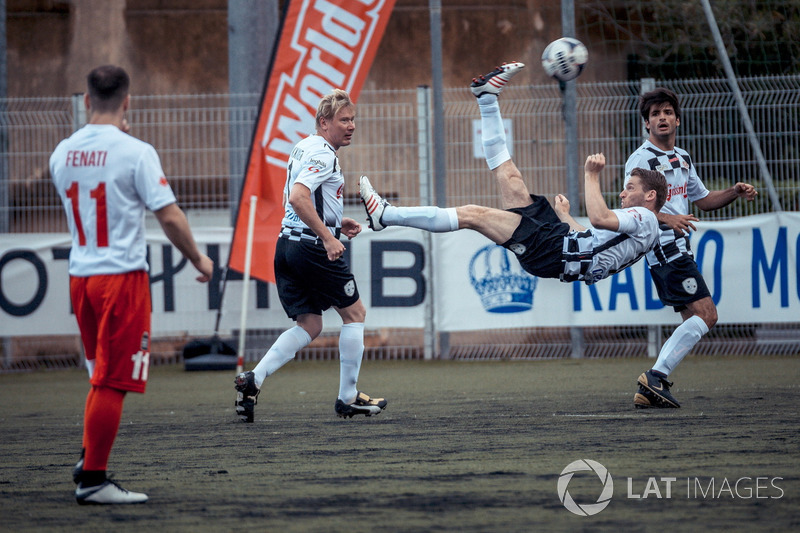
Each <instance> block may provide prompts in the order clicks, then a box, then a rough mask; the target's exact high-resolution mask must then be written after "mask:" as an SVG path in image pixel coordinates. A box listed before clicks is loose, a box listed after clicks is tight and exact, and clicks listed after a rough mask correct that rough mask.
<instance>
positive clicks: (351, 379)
mask: <svg viewBox="0 0 800 533" xmlns="http://www.w3.org/2000/svg"><path fill="white" fill-rule="evenodd" d="M363 355H364V323H363V322H351V323H350V324H342V331H341V332H340V333H339V399H340V400H342V401H343V402H344V403H347V404H349V403H353V401H354V400H355V399H356V395H358V388H357V387H356V383H358V374H359V372H360V371H361V358H362V356H363Z"/></svg>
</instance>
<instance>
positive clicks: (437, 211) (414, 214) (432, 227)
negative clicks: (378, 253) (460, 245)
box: [381, 205, 458, 233]
mask: <svg viewBox="0 0 800 533" xmlns="http://www.w3.org/2000/svg"><path fill="white" fill-rule="evenodd" d="M381 223H383V225H385V226H407V227H409V228H419V229H424V230H426V231H432V232H434V233H443V232H447V231H455V230H457V229H458V215H457V214H456V208H455V207H448V208H441V207H435V206H421V207H397V206H394V205H387V206H386V209H385V210H384V212H383V215H382V216H381Z"/></svg>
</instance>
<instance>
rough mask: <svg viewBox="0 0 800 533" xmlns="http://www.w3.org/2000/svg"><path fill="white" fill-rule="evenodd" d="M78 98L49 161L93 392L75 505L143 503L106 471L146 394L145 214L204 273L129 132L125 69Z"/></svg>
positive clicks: (165, 190) (104, 75) (91, 78)
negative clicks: (75, 126) (78, 111)
mask: <svg viewBox="0 0 800 533" xmlns="http://www.w3.org/2000/svg"><path fill="white" fill-rule="evenodd" d="M87 82H88V92H87V93H86V94H85V95H84V102H85V104H86V109H87V110H88V112H89V113H90V119H89V123H88V124H87V125H86V126H84V127H82V128H81V129H79V130H78V131H76V132H75V133H74V134H72V136H70V137H69V138H67V139H65V140H63V141H61V143H59V145H58V146H57V147H56V149H55V151H54V152H53V154H52V155H51V157H50V173H51V175H52V178H53V183H54V184H55V187H56V189H57V191H58V194H59V196H60V197H61V200H62V201H63V203H64V209H65V211H66V215H67V223H68V225H69V230H70V234H71V235H72V249H71V251H70V255H69V274H70V296H71V298H72V306H73V308H74V310H75V317H76V319H77V321H78V327H79V329H80V332H81V340H82V341H83V345H84V349H85V351H86V359H87V367H88V369H89V374H90V376H91V385H92V387H91V389H90V390H89V394H88V396H87V398H86V410H85V413H84V429H83V453H82V455H81V459H80V460H79V461H78V464H76V465H75V469H74V470H73V477H74V480H75V482H76V483H77V484H78V487H77V488H76V489H75V498H76V499H77V501H78V503H79V504H81V505H86V504H120V503H143V502H145V501H147V495H146V494H142V493H138V492H130V491H127V490H125V489H123V488H122V487H120V486H119V485H117V484H116V483H114V482H113V481H111V480H109V479H108V478H107V477H106V468H107V465H108V458H109V455H110V454H111V447H112V446H113V444H114V439H115V438H116V436H117V432H118V430H119V423H120V419H121V417H122V405H123V401H124V399H125V394H126V393H127V392H139V393H143V392H144V391H145V386H146V385H147V376H148V364H149V357H150V310H151V304H150V285H149V278H148V274H147V262H146V242H145V227H144V214H145V209H149V210H151V211H153V212H154V214H155V216H156V218H157V219H158V222H159V223H160V224H161V227H162V228H163V229H164V233H166V235H167V237H168V238H169V240H170V241H171V242H172V243H173V244H174V245H175V247H177V248H178V250H180V252H181V253H182V254H183V255H184V256H185V257H186V258H187V259H188V260H189V261H191V263H192V265H193V266H194V267H195V268H196V269H197V270H198V271H199V272H200V275H199V276H198V277H197V280H198V281H201V282H205V281H208V280H209V279H211V275H212V273H213V268H214V265H213V263H212V261H211V259H209V258H208V257H207V256H206V255H205V254H203V253H201V252H200V251H199V250H198V248H197V245H196V243H195V241H194V238H193V237H192V233H191V230H190V229H189V224H188V222H187V220H186V216H185V215H184V213H183V211H182V210H181V209H180V208H179V207H178V205H177V203H176V201H175V195H174V194H173V193H172V189H171V188H170V186H169V184H168V183H167V180H166V178H165V177H164V171H163V170H162V168H161V162H160V160H159V157H158V154H157V153H156V151H155V149H154V148H153V147H152V146H151V145H149V144H147V143H145V142H143V141H140V140H138V139H136V138H134V137H132V136H130V135H128V134H127V133H126V132H125V130H127V123H126V121H125V112H126V111H127V109H128V106H129V105H130V95H129V94H128V87H129V85H130V80H129V78H128V74H127V73H126V72H125V71H124V70H123V69H122V68H120V67H116V66H112V65H106V66H101V67H97V68H95V69H94V70H92V71H91V72H90V73H89V75H88V77H87Z"/></svg>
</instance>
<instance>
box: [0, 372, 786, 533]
mask: <svg viewBox="0 0 800 533" xmlns="http://www.w3.org/2000/svg"><path fill="white" fill-rule="evenodd" d="M651 364H652V360H647V359H604V360H553V361H538V362H493V363H459V362H423V361H404V362H372V361H366V362H365V363H364V365H363V367H362V371H361V380H360V382H359V387H360V388H361V389H362V390H364V391H365V392H367V393H368V394H371V395H374V396H385V397H386V398H387V399H388V400H389V406H388V408H387V410H386V411H385V412H384V413H382V414H381V415H379V416H376V417H371V418H363V417H360V418H354V419H351V420H342V419H339V418H336V417H335V415H334V412H333V403H334V401H335V400H336V392H337V390H338V385H337V384H338V363H336V362H318V363H317V362H302V363H291V364H289V365H287V366H285V367H284V368H282V369H281V370H280V371H279V372H278V373H277V374H275V376H273V377H271V378H269V379H268V381H267V382H266V386H265V387H264V390H263V391H262V393H261V396H260V397H259V404H258V405H257V406H256V417H255V418H256V420H255V423H254V424H243V423H240V422H238V420H237V419H236V417H235V414H234V410H233V400H234V397H235V392H234V389H233V373H232V372H184V371H183V369H182V367H178V366H172V367H156V368H152V369H151V377H150V383H149V385H148V391H147V393H146V394H145V395H136V394H130V395H128V398H127V400H126V404H125V410H124V413H123V418H122V425H121V428H120V432H119V436H118V437H117V441H116V444H115V446H114V449H113V451H112V455H111V461H110V464H109V471H110V472H111V473H112V474H113V475H114V477H115V479H116V480H118V481H119V482H120V484H121V485H122V486H123V487H126V488H129V489H131V490H134V491H141V492H145V493H147V494H148V495H149V496H150V501H149V502H147V503H146V504H144V505H137V506H113V507H112V506H109V507H82V506H78V505H77V504H76V503H75V499H74V496H73V491H74V485H73V484H72V480H71V469H72V466H73V465H74V463H75V461H76V460H77V459H78V453H79V451H80V441H81V432H82V415H83V402H84V400H85V396H86V392H87V390H88V384H87V379H86V374H85V371H79V370H72V371H54V372H37V373H31V374H11V375H0V443H1V444H2V446H1V448H2V459H0V530H2V531H14V532H23V531H37V532H41V531H108V530H114V531H137V532H140V531H163V532H182V531H186V532H206V531H208V532H218V531H237V532H241V531H280V532H284V531H290V532H291V531H298V532H312V531H319V532H338V531H342V532H351V531H481V532H483V531H582V530H584V531H626V532H628V531H652V530H658V529H663V528H667V529H670V530H677V531H701V530H726V531H788V530H792V529H794V530H797V529H798V527H800V437H799V434H800V432H799V430H800V386H798V377H800V358H781V357H776V358H759V357H750V358H710V357H705V358H698V357H689V358H688V359H687V360H685V361H684V362H683V364H681V366H680V367H679V368H678V370H677V371H676V372H675V373H674V374H673V376H672V378H673V379H674V380H675V386H674V387H673V393H674V394H675V396H676V397H677V398H678V400H679V401H681V402H682V404H683V407H682V408H681V409H673V410H635V409H634V408H633V393H634V392H635V388H636V378H637V377H638V375H639V374H640V373H641V372H642V371H644V370H646V369H647V368H649V367H650V365H651ZM580 459H590V460H592V461H596V462H598V463H600V464H601V465H603V466H604V467H605V468H606V469H607V470H608V474H610V475H611V478H612V480H613V496H612V498H611V500H610V501H609V502H608V505H607V507H605V508H604V509H603V510H602V511H600V512H599V513H597V514H595V515H593V516H578V515H576V514H573V513H571V512H570V511H568V510H567V509H566V507H565V505H563V504H562V503H561V501H560V499H559V493H558V490H557V485H558V481H559V477H560V475H561V472H562V471H563V470H564V469H565V467H566V466H567V465H569V464H570V463H572V462H574V461H577V460H580ZM602 488H603V483H602V481H601V480H600V478H599V477H598V476H597V475H596V474H594V473H592V472H586V471H583V472H578V473H576V474H575V475H574V476H573V478H572V479H571V480H570V481H569V483H568V484H567V492H568V493H569V497H571V498H572V500H573V501H574V502H576V503H577V504H580V505H587V504H594V503H596V501H597V499H598V498H599V496H600V494H601V490H602Z"/></svg>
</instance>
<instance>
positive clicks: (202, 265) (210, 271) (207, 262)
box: [192, 253, 214, 283]
mask: <svg viewBox="0 0 800 533" xmlns="http://www.w3.org/2000/svg"><path fill="white" fill-rule="evenodd" d="M192 265H194V267H195V268H196V269H197V270H198V272H200V275H199V276H197V277H196V278H195V279H196V280H197V281H199V282H201V283H205V282H207V281H208V280H210V279H211V276H213V275H214V261H212V260H211V258H210V257H208V256H207V255H206V254H203V253H201V254H200V257H199V258H198V259H197V260H195V261H192Z"/></svg>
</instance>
